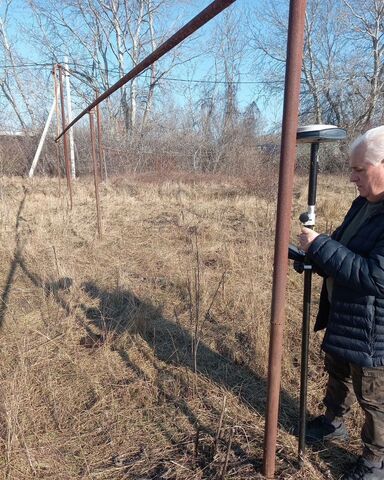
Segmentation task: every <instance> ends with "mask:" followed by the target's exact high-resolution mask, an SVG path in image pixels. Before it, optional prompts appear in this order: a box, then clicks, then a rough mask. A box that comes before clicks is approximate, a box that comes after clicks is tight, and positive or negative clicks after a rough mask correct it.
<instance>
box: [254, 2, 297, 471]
mask: <svg viewBox="0 0 384 480" xmlns="http://www.w3.org/2000/svg"><path fill="white" fill-rule="evenodd" d="M305 7H306V0H291V2H290V10H289V24H288V43H287V63H286V71H285V90H284V110H283V125H282V135H281V150H280V172H279V189H278V199H277V218H276V232H275V254H274V271H273V288H272V302H271V327H270V344H269V362H268V389H267V409H266V422H265V433H264V461H263V471H264V475H265V477H266V478H267V479H272V478H274V474H275V460H276V440H277V422H278V413H279V400H280V383H281V360H282V352H283V333H284V322H285V297H286V287H287V274H288V257H287V252H288V245H289V234H290V227H291V209H292V193H293V177H294V167H295V156H296V132H297V124H298V110H299V94H300V78H301V66H302V58H303V44H304V21H305Z"/></svg>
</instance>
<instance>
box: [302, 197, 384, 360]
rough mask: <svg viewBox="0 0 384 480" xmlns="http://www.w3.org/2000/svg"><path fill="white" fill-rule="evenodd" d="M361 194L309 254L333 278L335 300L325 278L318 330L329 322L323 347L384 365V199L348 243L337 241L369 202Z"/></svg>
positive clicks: (324, 272) (350, 356) (343, 357)
mask: <svg viewBox="0 0 384 480" xmlns="http://www.w3.org/2000/svg"><path fill="white" fill-rule="evenodd" d="M365 202H366V200H365V199H364V198H362V197H358V198H357V199H356V200H355V201H354V202H353V203H352V206H351V208H350V210H349V212H348V213H347V215H346V217H345V219H344V221H343V223H342V224H341V226H340V227H339V228H337V229H336V231H335V232H334V233H333V235H332V236H331V237H329V236H327V235H319V236H318V237H317V238H316V239H315V240H314V241H313V242H312V244H311V246H310V247H309V250H308V257H309V258H310V260H311V261H312V262H313V263H314V266H315V267H316V268H317V269H319V270H320V271H321V272H322V273H323V274H324V276H325V277H327V276H330V277H333V278H334V285H333V293H332V305H330V303H329V302H328V296H327V290H326V287H325V282H324V284H323V288H322V292H321V296H320V306H319V312H318V315H317V320H316V324H315V330H321V329H322V328H325V327H327V330H326V333H325V336H324V340H323V346H322V347H323V350H324V351H326V352H328V353H330V354H333V355H335V356H337V357H340V358H342V359H344V360H345V361H347V362H352V363H355V364H357V365H360V366H362V367H376V366H383V365H384V202H382V209H381V210H379V211H378V212H377V214H376V215H374V216H372V217H370V218H368V219H367V220H366V221H365V222H364V223H363V225H361V227H360V228H359V229H358V231H357V232H356V233H355V235H354V236H353V237H352V238H351V239H350V241H349V243H348V245H347V246H343V245H342V244H340V243H339V242H338V239H340V237H341V235H342V233H343V231H344V229H345V227H346V226H347V225H348V224H349V223H350V221H351V220H352V218H353V217H354V216H355V214H356V213H357V212H358V211H359V210H360V208H361V207H362V206H363V205H364V203H365Z"/></svg>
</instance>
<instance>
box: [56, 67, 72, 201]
mask: <svg viewBox="0 0 384 480" xmlns="http://www.w3.org/2000/svg"><path fill="white" fill-rule="evenodd" d="M58 69H59V82H60V103H61V123H62V125H63V131H65V129H66V126H65V123H66V121H65V104H64V88H63V68H62V66H61V65H58ZM63 146H64V159H65V172H66V174H67V186H68V190H69V202H70V207H71V210H72V183H71V164H70V160H69V152H68V135H67V132H66V131H65V133H64V139H63Z"/></svg>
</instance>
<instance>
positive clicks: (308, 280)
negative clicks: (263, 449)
mask: <svg viewBox="0 0 384 480" xmlns="http://www.w3.org/2000/svg"><path fill="white" fill-rule="evenodd" d="M318 154H319V144H318V143H312V144H311V163H310V170H309V184H308V213H304V214H302V215H300V221H302V222H303V223H305V226H306V227H308V228H314V226H315V207H316V190H317V172H318ZM311 296H312V268H311V266H310V263H309V262H307V261H306V262H305V266H304V293H303V323H302V335H301V372H300V412H299V462H300V465H302V463H303V460H304V454H305V432H306V421H307V391H308V353H309V326H310V318H311Z"/></svg>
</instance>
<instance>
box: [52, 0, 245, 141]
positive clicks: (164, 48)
mask: <svg viewBox="0 0 384 480" xmlns="http://www.w3.org/2000/svg"><path fill="white" fill-rule="evenodd" d="M235 1H236V0H215V1H214V2H212V3H211V4H210V5H208V7H207V8H205V9H204V10H202V11H201V12H200V13H199V14H198V15H196V17H194V18H193V19H192V20H191V21H190V22H188V23H187V24H186V25H184V27H182V28H181V29H180V30H178V31H177V32H176V33H175V34H174V35H172V37H170V38H169V39H168V40H166V41H165V42H164V43H162V44H161V45H160V46H159V47H158V48H156V50H155V51H153V52H152V53H151V54H150V55H148V57H146V58H145V59H144V60H143V61H142V62H140V63H139V64H138V65H136V66H135V67H134V68H133V69H132V70H131V71H129V72H128V73H127V74H125V75H124V76H123V77H121V78H120V80H118V81H117V82H116V83H115V84H114V85H112V87H110V88H108V90H106V91H105V92H104V93H102V94H101V95H100V97H98V98H97V99H96V100H95V101H94V102H93V103H91V104H90V105H88V107H87V108H85V109H84V110H83V111H82V112H81V113H80V114H79V115H78V116H77V117H76V118H75V119H74V120H72V122H71V123H69V124H68V125H67V126H66V128H64V130H63V131H62V132H61V133H60V135H59V136H58V137H57V138H56V141H57V140H59V138H60V137H61V136H62V135H64V133H65V132H66V131H67V130H68V129H69V128H71V127H72V126H73V125H74V124H75V123H76V122H78V121H79V120H80V119H81V118H82V117H83V116H84V115H85V114H86V113H88V112H90V111H91V110H92V109H93V108H94V107H96V105H98V104H99V103H101V102H102V101H103V100H105V99H106V98H108V97H109V96H110V95H112V93H113V92H115V91H116V90H118V89H119V88H121V87H122V86H123V85H125V84H126V83H127V82H129V81H130V80H132V79H133V78H135V77H137V75H139V74H140V73H142V72H143V71H144V70H145V69H146V68H148V67H149V66H151V65H152V63H154V62H156V61H157V60H159V59H160V58H161V57H162V56H163V55H165V54H166V53H167V52H169V51H170V50H172V48H174V47H176V45H178V44H179V43H181V42H182V41H183V40H185V39H186V38H187V37H189V36H190V35H192V34H193V33H195V32H196V30H198V29H199V28H201V27H202V26H203V25H205V24H206V23H208V22H209V21H210V20H212V18H214V17H216V15H218V14H219V13H220V12H222V11H223V10H225V9H226V8H227V7H229V6H230V5H231V4H232V3H234V2H235Z"/></svg>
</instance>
